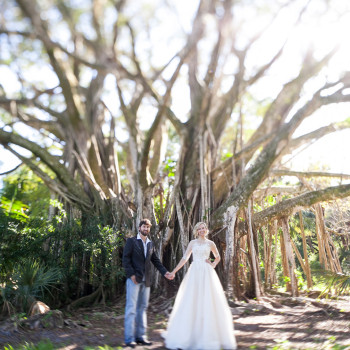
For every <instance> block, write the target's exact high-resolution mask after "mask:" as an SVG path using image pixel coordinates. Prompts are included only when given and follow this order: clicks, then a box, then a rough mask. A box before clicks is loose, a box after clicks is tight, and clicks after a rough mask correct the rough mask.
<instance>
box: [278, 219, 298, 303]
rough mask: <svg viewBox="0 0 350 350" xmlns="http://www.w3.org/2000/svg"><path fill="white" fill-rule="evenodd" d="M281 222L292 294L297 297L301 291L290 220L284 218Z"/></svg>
mask: <svg viewBox="0 0 350 350" xmlns="http://www.w3.org/2000/svg"><path fill="white" fill-rule="evenodd" d="M281 221H282V232H283V243H284V249H285V254H286V259H287V268H288V272H289V276H290V285H291V293H292V296H293V297H296V296H298V295H299V291H298V282H297V278H296V276H295V272H294V271H295V270H296V266H295V260H294V255H293V250H292V246H291V238H290V234H289V225H288V218H283V219H282V220H281Z"/></svg>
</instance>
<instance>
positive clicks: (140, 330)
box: [124, 278, 151, 343]
mask: <svg viewBox="0 0 350 350" xmlns="http://www.w3.org/2000/svg"><path fill="white" fill-rule="evenodd" d="M150 289H151V288H150V287H146V286H145V283H144V282H141V283H139V284H135V283H134V282H133V281H132V280H131V279H130V278H128V279H127V280H126V304H125V320H124V340H125V343H131V342H133V341H137V340H146V336H145V333H146V329H147V314H146V312H147V307H148V300H149V294H150Z"/></svg>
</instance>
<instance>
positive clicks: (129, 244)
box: [122, 238, 135, 278]
mask: <svg viewBox="0 0 350 350" xmlns="http://www.w3.org/2000/svg"><path fill="white" fill-rule="evenodd" d="M132 252H133V241H132V238H128V239H127V240H126V244H125V246H124V251H123V260H122V263H123V267H124V269H125V274H126V277H127V278H130V277H131V276H134V275H135V270H134V267H133V265H132V261H131V257H132Z"/></svg>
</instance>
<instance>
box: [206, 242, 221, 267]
mask: <svg viewBox="0 0 350 350" xmlns="http://www.w3.org/2000/svg"><path fill="white" fill-rule="evenodd" d="M210 248H211V251H212V253H213V254H214V256H215V260H214V261H213V262H211V261H210V260H209V259H207V260H206V261H207V263H209V264H210V265H211V266H212V267H213V268H214V269H215V267H216V265H217V264H218V263H219V262H220V260H221V258H220V254H219V252H218V248H216V245H215V243H214V242H212V241H211V242H210Z"/></svg>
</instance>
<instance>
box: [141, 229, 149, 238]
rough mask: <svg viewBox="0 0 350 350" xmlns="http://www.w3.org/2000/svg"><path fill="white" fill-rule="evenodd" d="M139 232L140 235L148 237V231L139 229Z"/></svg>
mask: <svg viewBox="0 0 350 350" xmlns="http://www.w3.org/2000/svg"><path fill="white" fill-rule="evenodd" d="M139 232H140V234H141V235H142V236H144V237H148V236H149V231H143V230H140V231H139Z"/></svg>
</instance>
